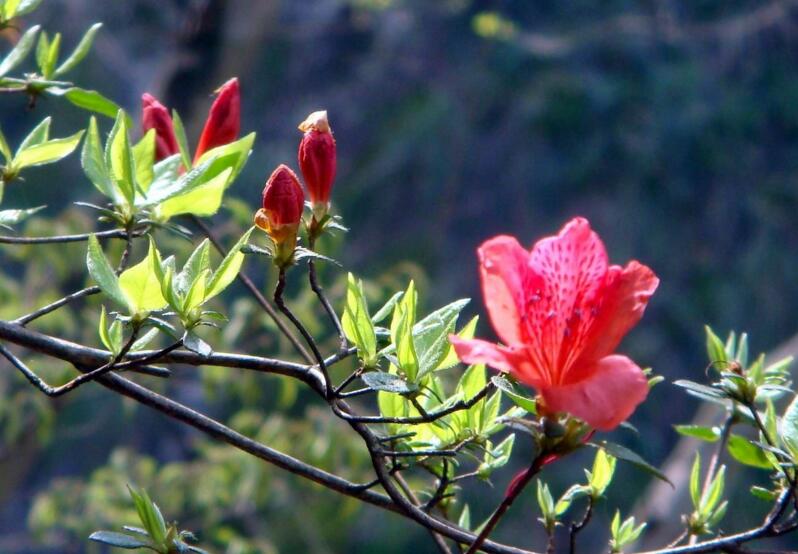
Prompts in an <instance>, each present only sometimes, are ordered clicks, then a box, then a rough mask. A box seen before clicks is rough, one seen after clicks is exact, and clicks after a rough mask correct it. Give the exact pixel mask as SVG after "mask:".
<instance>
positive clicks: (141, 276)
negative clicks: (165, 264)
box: [119, 243, 166, 313]
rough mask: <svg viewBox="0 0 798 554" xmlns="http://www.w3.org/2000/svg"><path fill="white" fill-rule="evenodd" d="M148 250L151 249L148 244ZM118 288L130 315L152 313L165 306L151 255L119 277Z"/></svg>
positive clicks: (151, 246)
mask: <svg viewBox="0 0 798 554" xmlns="http://www.w3.org/2000/svg"><path fill="white" fill-rule="evenodd" d="M150 248H153V245H152V243H150ZM119 288H121V289H122V293H123V294H124V295H125V297H126V298H127V300H128V305H129V307H130V311H131V313H139V312H152V311H155V310H160V309H161V308H164V307H165V306H166V299H164V297H163V294H162V292H161V284H160V282H159V280H158V276H157V274H156V269H155V264H154V261H153V256H152V254H151V253H148V255H147V256H146V257H145V258H144V259H143V260H142V261H141V262H139V263H138V264H136V265H134V266H133V267H131V268H130V269H127V270H126V271H125V272H124V273H122V275H120V276H119Z"/></svg>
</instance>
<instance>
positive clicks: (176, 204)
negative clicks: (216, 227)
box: [158, 168, 232, 219]
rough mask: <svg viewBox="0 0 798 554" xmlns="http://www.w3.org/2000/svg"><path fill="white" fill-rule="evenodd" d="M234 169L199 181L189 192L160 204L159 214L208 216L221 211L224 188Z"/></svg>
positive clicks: (166, 217)
mask: <svg viewBox="0 0 798 554" xmlns="http://www.w3.org/2000/svg"><path fill="white" fill-rule="evenodd" d="M231 172H232V169H230V168H228V169H225V170H224V171H222V172H221V173H219V174H218V175H216V176H215V177H213V178H212V179H211V180H210V181H207V182H205V183H202V182H201V181H197V182H196V183H195V184H196V186H192V187H191V190H189V191H188V192H184V193H181V194H179V195H175V196H174V197H172V198H169V199H168V200H166V201H164V202H163V203H162V204H160V205H159V206H158V215H159V217H161V218H164V219H169V218H171V217H174V216H176V215H180V214H193V215H197V216H202V217H207V216H211V215H213V214H215V213H216V212H218V211H219V208H220V207H221V205H222V199H223V198H224V190H225V187H226V186H227V182H228V179H229V178H230V174H231Z"/></svg>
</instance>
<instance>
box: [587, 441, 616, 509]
mask: <svg viewBox="0 0 798 554" xmlns="http://www.w3.org/2000/svg"><path fill="white" fill-rule="evenodd" d="M615 461H616V460H615V458H613V457H612V456H610V455H609V454H607V453H606V451H604V450H602V449H598V450H596V458H595V459H594V460H593V469H592V470H591V471H590V478H589V483H588V484H589V485H590V488H591V495H592V496H593V498H594V499H597V498H598V497H600V496H601V495H602V494H604V491H606V490H607V487H608V486H609V484H610V482H611V481H612V476H613V474H614V473H615Z"/></svg>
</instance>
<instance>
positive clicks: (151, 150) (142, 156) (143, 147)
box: [133, 129, 155, 193]
mask: <svg viewBox="0 0 798 554" xmlns="http://www.w3.org/2000/svg"><path fill="white" fill-rule="evenodd" d="M154 164H155V129H150V130H149V131H147V134H145V135H144V136H143V137H142V139H141V140H140V141H138V142H137V143H136V144H135V145H134V146H133V165H134V167H135V168H136V183H138V185H139V189H141V190H142V191H144V192H145V193H146V192H147V189H149V188H150V185H151V184H152V180H153V179H154V177H155V173H154V171H153V165H154Z"/></svg>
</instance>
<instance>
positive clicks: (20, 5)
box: [4, 0, 42, 19]
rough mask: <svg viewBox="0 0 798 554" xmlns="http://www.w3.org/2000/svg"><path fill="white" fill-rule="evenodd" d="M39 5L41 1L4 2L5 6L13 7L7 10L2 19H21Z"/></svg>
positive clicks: (15, 0) (20, 0)
mask: <svg viewBox="0 0 798 554" xmlns="http://www.w3.org/2000/svg"><path fill="white" fill-rule="evenodd" d="M41 3H42V0H6V3H5V5H6V6H7V7H8V6H12V5H15V6H14V8H13V10H12V9H9V12H5V15H4V18H5V19H11V18H12V17H22V16H23V15H26V14H29V13H30V12H32V11H33V10H35V9H36V8H38V7H39V4H41ZM12 12H13V13H12Z"/></svg>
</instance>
